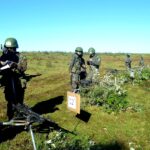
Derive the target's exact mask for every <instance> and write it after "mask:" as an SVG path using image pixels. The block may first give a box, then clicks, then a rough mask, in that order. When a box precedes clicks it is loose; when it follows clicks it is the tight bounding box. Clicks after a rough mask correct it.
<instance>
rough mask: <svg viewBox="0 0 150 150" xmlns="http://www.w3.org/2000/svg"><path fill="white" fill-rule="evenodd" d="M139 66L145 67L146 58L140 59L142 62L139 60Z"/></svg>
mask: <svg viewBox="0 0 150 150" xmlns="http://www.w3.org/2000/svg"><path fill="white" fill-rule="evenodd" d="M139 66H140V67H141V68H143V67H144V58H143V57H142V56H141V57H140V60H139Z"/></svg>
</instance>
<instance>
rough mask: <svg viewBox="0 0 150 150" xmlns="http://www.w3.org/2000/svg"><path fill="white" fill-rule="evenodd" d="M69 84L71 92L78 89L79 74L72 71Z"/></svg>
mask: <svg viewBox="0 0 150 150" xmlns="http://www.w3.org/2000/svg"><path fill="white" fill-rule="evenodd" d="M71 86H72V92H75V93H76V92H77V91H79V86H80V74H76V73H73V74H71Z"/></svg>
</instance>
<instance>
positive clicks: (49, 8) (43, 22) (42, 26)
mask: <svg viewBox="0 0 150 150" xmlns="http://www.w3.org/2000/svg"><path fill="white" fill-rule="evenodd" d="M0 4H1V7H0V19H1V21H0V43H2V44H3V43H4V40H5V39H6V38H7V37H15V38H16V39H17V40H18V43H19V50H20V51H22V50H28V51H30V50H32V51H33V50H38V51H39V50H40V51H42V50H44V51H45V50H50V51H74V50H75V48H76V47H77V46H81V47H83V49H84V51H85V52H86V51H87V50H88V48H89V47H94V48H95V49H96V51H97V52H125V53H126V52H132V53H150V1H149V0H1V3H0Z"/></svg>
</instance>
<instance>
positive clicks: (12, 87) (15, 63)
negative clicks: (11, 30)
mask: <svg viewBox="0 0 150 150" xmlns="http://www.w3.org/2000/svg"><path fill="white" fill-rule="evenodd" d="M18 47H19V46H18V42H17V40H16V39H15V38H7V39H6V40H5V43H4V48H3V53H2V56H1V57H0V65H1V67H3V66H6V65H7V66H9V67H8V68H6V69H5V70H3V71H2V84H3V86H4V87H5V88H4V93H5V99H6V101H7V116H8V119H9V120H10V119H12V118H13V116H14V107H13V105H16V104H17V103H21V104H22V103H23V99H24V90H25V88H26V79H25V73H24V72H25V71H26V69H27V59H26V57H25V56H23V55H21V54H20V53H19V52H17V51H16V50H17V48H18ZM3 68H5V67H3Z"/></svg>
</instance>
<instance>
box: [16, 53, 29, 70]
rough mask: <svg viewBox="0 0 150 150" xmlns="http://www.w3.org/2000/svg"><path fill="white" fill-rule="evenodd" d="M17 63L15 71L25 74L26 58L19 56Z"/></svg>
mask: <svg viewBox="0 0 150 150" xmlns="http://www.w3.org/2000/svg"><path fill="white" fill-rule="evenodd" d="M18 57H19V62H18V63H17V69H18V70H19V71H20V72H25V71H26V70H27V58H26V56H24V55H22V54H19V55H18Z"/></svg>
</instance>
